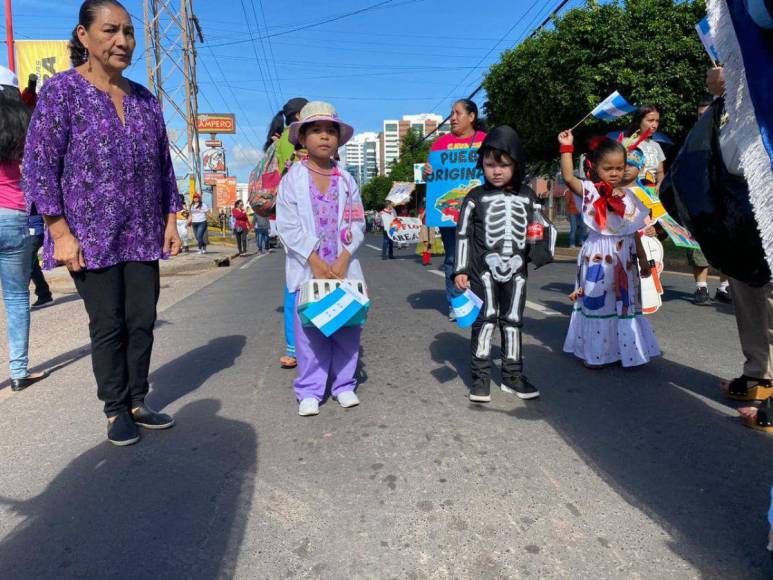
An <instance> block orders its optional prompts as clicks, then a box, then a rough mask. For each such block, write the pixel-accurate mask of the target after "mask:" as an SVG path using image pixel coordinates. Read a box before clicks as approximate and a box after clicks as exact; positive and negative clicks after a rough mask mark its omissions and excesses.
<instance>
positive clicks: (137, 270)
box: [73, 261, 160, 417]
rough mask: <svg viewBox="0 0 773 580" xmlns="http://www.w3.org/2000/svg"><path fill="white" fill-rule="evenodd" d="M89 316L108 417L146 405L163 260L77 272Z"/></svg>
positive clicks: (96, 373)
mask: <svg viewBox="0 0 773 580" xmlns="http://www.w3.org/2000/svg"><path fill="white" fill-rule="evenodd" d="M73 279H74V280H75V286H76V288H77V289H78V293H79V294H80V295H81V298H83V303H84V305H85V306H86V312H87V313H88V315H89V334H90V336H91V362H92V366H93V368H94V377H95V378H96V380H97V396H98V397H99V399H100V400H101V401H102V402H104V403H105V414H106V415H107V416H108V417H112V416H114V415H117V414H118V413H120V412H121V411H128V410H131V409H132V408H134V407H137V406H139V405H141V404H142V403H143V402H144V400H145V396H146V395H147V394H148V390H149V385H148V372H149V370H150V354H151V351H152V350H153V329H154V327H155V324H156V304H157V303H158V295H159V290H160V280H159V271H158V261H154V262H123V263H120V264H116V265H115V266H110V267H108V268H102V269H99V270H84V271H82V272H76V273H73Z"/></svg>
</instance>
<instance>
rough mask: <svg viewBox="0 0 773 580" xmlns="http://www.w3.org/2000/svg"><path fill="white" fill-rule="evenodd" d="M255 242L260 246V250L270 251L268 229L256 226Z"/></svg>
mask: <svg viewBox="0 0 773 580" xmlns="http://www.w3.org/2000/svg"><path fill="white" fill-rule="evenodd" d="M255 244H256V245H257V246H258V252H268V230H266V229H263V228H255Z"/></svg>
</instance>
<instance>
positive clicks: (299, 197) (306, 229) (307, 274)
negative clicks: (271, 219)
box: [276, 163, 365, 292]
mask: <svg viewBox="0 0 773 580" xmlns="http://www.w3.org/2000/svg"><path fill="white" fill-rule="evenodd" d="M340 171H341V177H340V179H339V180H338V230H339V232H341V231H342V230H344V229H345V228H346V227H348V226H349V219H348V217H349V216H354V217H356V218H357V219H353V220H352V222H351V227H352V241H351V243H350V244H345V243H344V242H343V240H342V239H341V237H340V236H339V237H338V253H339V255H340V253H341V251H342V250H343V249H346V250H347V251H348V252H349V254H351V256H352V257H351V260H350V261H349V270H348V272H347V274H346V277H347V278H350V279H354V280H362V281H363V282H364V281H365V276H364V275H363V273H362V267H361V266H360V262H359V260H357V258H356V257H355V252H356V251H357V250H358V249H359V247H360V246H361V245H362V242H363V241H364V239H365V217H364V211H363V206H362V198H361V197H360V189H359V188H358V187H357V182H355V181H354V178H353V177H352V176H351V175H350V174H349V173H348V172H346V171H344V170H340ZM309 179H310V176H309V170H308V169H307V168H306V167H304V166H303V164H301V163H296V164H294V165H293V166H292V167H291V168H290V170H289V171H288V172H287V173H286V174H285V176H284V177H282V181H281V182H280V183H279V192H278V195H277V202H276V229H277V232H278V234H279V237H280V238H281V240H282V244H283V245H284V246H285V250H286V252H287V256H286V258H285V278H286V283H287V288H288V290H290V292H296V291H297V290H298V288H300V286H301V284H303V283H304V282H307V281H309V280H311V279H312V278H314V276H313V275H312V273H311V267H310V266H309V256H311V254H312V252H314V251H315V250H316V249H317V248H318V247H319V242H320V240H319V237H318V236H317V226H316V222H315V220H314V211H313V209H312V204H311V193H310V189H309V185H310V183H309Z"/></svg>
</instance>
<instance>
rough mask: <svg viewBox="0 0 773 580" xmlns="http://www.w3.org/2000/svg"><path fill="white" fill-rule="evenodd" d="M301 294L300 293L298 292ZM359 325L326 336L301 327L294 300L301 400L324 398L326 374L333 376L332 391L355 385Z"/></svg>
mask: <svg viewBox="0 0 773 580" xmlns="http://www.w3.org/2000/svg"><path fill="white" fill-rule="evenodd" d="M298 295H300V292H298ZM361 332H362V328H360V327H359V326H346V327H344V328H342V329H340V330H339V331H338V332H336V333H335V334H333V336H331V337H330V338H327V337H326V336H325V335H324V334H322V333H321V332H320V331H319V330H318V329H317V328H314V327H306V326H303V323H302V322H301V319H300V317H299V316H298V303H297V301H296V303H295V356H296V357H297V360H298V378H297V379H295V383H294V386H295V396H296V397H297V398H298V400H299V401H301V400H303V399H312V398H313V399H317V401H321V400H322V399H323V398H324V397H325V388H326V387H327V381H328V377H332V383H333V384H332V388H331V393H332V395H333V397H337V396H338V393H343V392H346V391H353V390H354V389H355V388H356V387H357V380H356V379H355V378H354V374H355V372H356V371H357V362H358V360H359V358H360V334H361Z"/></svg>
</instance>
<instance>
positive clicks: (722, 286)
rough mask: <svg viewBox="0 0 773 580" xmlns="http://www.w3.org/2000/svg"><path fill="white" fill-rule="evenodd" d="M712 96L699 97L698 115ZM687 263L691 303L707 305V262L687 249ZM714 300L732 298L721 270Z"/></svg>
mask: <svg viewBox="0 0 773 580" xmlns="http://www.w3.org/2000/svg"><path fill="white" fill-rule="evenodd" d="M713 100H714V98H713V97H711V96H708V97H704V98H703V99H701V101H700V103H699V104H698V117H700V116H701V115H703V113H705V112H706V109H708V108H709V105H711V102H712V101H713ZM687 263H688V264H690V267H692V271H693V277H694V278H695V295H694V296H693V303H694V304H695V305H697V306H708V305H710V304H711V296H710V295H709V284H708V281H709V263H708V261H707V260H706V256H704V255H703V252H701V251H700V250H687ZM714 300H716V301H717V302H723V303H724V304H730V303H731V302H732V301H733V299H732V298H731V297H730V281H729V280H728V277H727V276H725V275H724V274H723V273H722V272H720V273H719V287H718V288H717V290H716V293H715V294H714Z"/></svg>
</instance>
